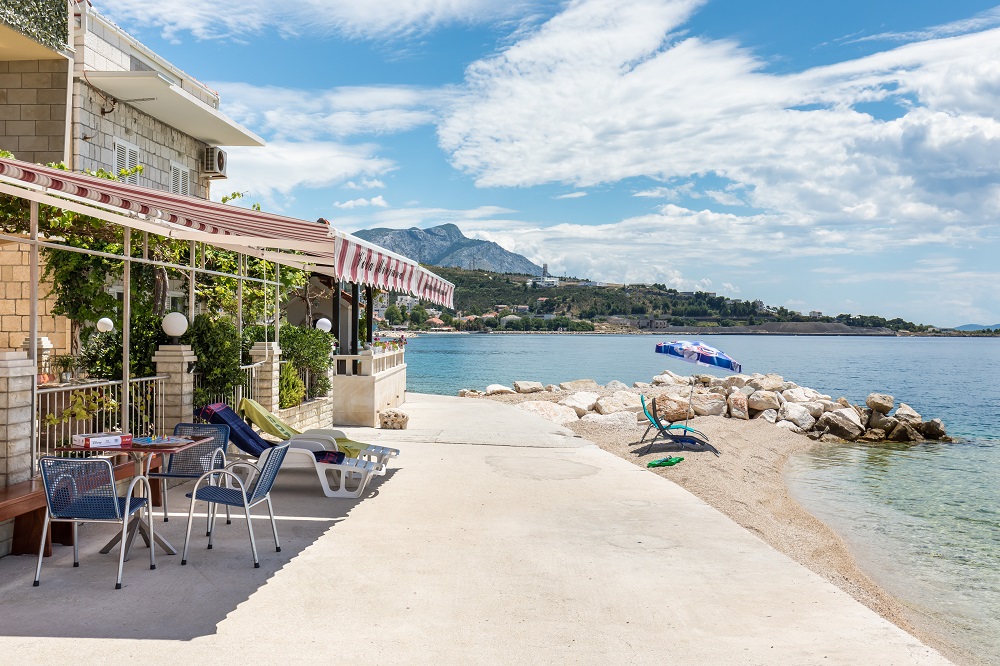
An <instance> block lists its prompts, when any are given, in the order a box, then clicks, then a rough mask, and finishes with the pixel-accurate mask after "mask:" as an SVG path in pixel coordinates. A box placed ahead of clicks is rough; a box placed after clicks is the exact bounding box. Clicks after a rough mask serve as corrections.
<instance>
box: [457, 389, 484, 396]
mask: <svg viewBox="0 0 1000 666" xmlns="http://www.w3.org/2000/svg"><path fill="white" fill-rule="evenodd" d="M482 395H483V392H482V391H477V390H476V389H462V390H461V391H459V392H458V397H459V398H479V397H481V396H482Z"/></svg>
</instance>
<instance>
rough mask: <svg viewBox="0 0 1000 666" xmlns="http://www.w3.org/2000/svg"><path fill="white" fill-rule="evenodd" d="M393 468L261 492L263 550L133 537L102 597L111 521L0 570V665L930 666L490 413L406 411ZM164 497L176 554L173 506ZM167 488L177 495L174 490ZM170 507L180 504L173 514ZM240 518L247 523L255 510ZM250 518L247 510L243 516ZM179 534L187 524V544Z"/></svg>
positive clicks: (911, 649)
mask: <svg viewBox="0 0 1000 666" xmlns="http://www.w3.org/2000/svg"><path fill="white" fill-rule="evenodd" d="M403 409H404V410H405V411H407V412H408V413H409V414H410V417H411V418H410V427H409V429H408V430H405V431H382V430H374V429H365V428H352V429H349V431H350V432H351V433H352V434H353V436H354V437H355V438H357V439H361V440H367V441H372V442H375V441H377V442H379V443H383V444H387V445H393V446H396V447H397V448H400V449H402V452H403V453H402V455H401V456H400V457H399V458H397V459H394V460H393V461H392V462H391V463H390V472H389V473H388V474H387V475H386V476H385V477H382V478H378V479H376V480H375V481H374V482H373V485H372V486H371V487H370V491H369V492H368V494H367V495H366V496H365V497H364V498H362V499H359V500H336V499H333V500H331V499H327V498H325V497H324V496H323V495H322V494H321V493H320V491H319V486H318V482H317V480H316V479H315V476H314V475H313V474H312V473H311V472H307V471H298V470H288V471H283V472H282V473H281V474H280V475H279V480H278V483H277V485H276V488H275V491H274V493H273V498H274V504H275V509H276V512H277V514H278V515H279V522H278V532H279V536H280V537H281V540H282V552H281V553H276V552H274V547H273V542H272V541H271V537H270V530H269V528H268V524H267V520H266V517H265V518H264V519H261V520H255V522H254V524H255V527H256V535H257V537H258V544H259V549H260V556H261V568H260V569H253V567H252V561H251V557H250V549H249V541H248V539H247V536H246V526H245V523H244V521H243V519H241V518H238V517H236V519H234V521H233V525H230V526H226V525H225V524H224V523H222V524H220V526H219V528H218V532H217V536H216V545H215V547H214V549H213V550H211V551H209V550H206V549H205V547H204V545H205V541H206V540H205V538H204V522H203V519H202V521H198V520H196V523H195V529H194V530H193V535H194V542H193V543H194V546H193V547H192V551H191V553H190V554H189V558H188V560H189V563H188V565H187V566H185V567H181V566H180V556H179V555H176V556H167V555H161V554H157V564H158V568H157V570H156V571H150V570H149V568H148V564H149V560H148V554H147V551H145V550H144V549H143V548H141V547H140V546H141V542H139V544H138V545H137V546H136V547H135V548H134V550H133V556H132V559H131V560H130V561H129V562H127V563H126V565H125V579H124V582H125V587H124V589H122V590H120V591H116V590H114V577H115V569H116V566H117V557H116V552H117V551H112V554H109V555H100V554H99V553H98V552H97V551H98V549H99V548H100V547H101V546H102V545H103V544H104V543H105V542H106V541H107V539H108V538H110V536H111V534H112V532H113V528H111V527H106V526H103V525H101V526H95V525H86V526H84V527H81V530H80V534H81V566H80V568H78V569H74V568H73V567H72V549H71V548H69V547H64V546H55V555H54V556H53V557H52V558H49V559H47V560H46V561H45V564H44V565H43V568H42V584H41V586H40V587H38V588H33V587H32V586H31V581H32V576H33V571H34V562H35V560H34V558H33V557H7V558H4V559H2V560H0V653H3V654H8V655H16V659H17V661H18V663H40V662H46V663H48V662H53V661H58V662H62V663H72V662H80V661H82V662H86V663H89V662H96V661H102V662H108V661H116V662H118V661H122V660H124V659H126V658H137V657H145V658H147V659H155V660H157V661H167V660H171V661H174V660H185V661H191V660H196V661H197V662H201V661H206V660H210V659H212V660H217V661H219V662H221V663H247V662H261V663H277V662H324V663H331V662H332V663H347V662H350V663H352V664H374V663H407V664H413V663H418V664H419V663H428V664H429V663H484V664H487V663H488V664H493V663H569V662H572V663H593V664H605V663H610V662H612V661H620V662H624V663H631V664H639V663H650V664H659V663H675V664H703V663H767V664H805V663H820V662H822V663H826V664H836V663H857V662H858V661H859V660H862V659H863V660H864V661H866V662H868V663H877V664H883V665H885V664H907V665H910V664H939V663H948V662H947V661H945V660H944V659H943V658H942V657H941V656H940V655H939V654H938V653H937V652H935V651H933V650H931V649H930V648H928V647H927V646H925V645H923V644H921V643H920V642H919V641H917V640H916V639H915V638H913V637H911V636H910V635H908V634H906V633H905V632H903V631H902V630H900V629H898V628H897V627H895V626H894V625H892V624H890V623H889V622H887V621H885V620H883V619H882V618H880V617H879V616H877V615H876V614H875V613H873V612H872V611H870V610H868V609H867V608H865V607H864V606H862V605H861V604H859V603H857V602H856V601H854V600H853V599H852V598H850V597H849V596H848V595H847V594H845V593H843V592H841V591H840V590H839V589H837V588H836V587H834V586H833V585H831V584H829V583H827V582H825V581H823V580H822V579H821V578H819V577H818V576H816V575H815V574H813V573H811V572H810V571H808V570H807V569H805V568H803V567H802V566H800V565H798V564H796V563H795V562H793V561H792V560H790V559H788V558H787V557H785V556H784V555H782V554H780V553H778V552H777V551H775V550H773V549H772V548H770V547H769V546H767V545H766V544H764V543H763V542H762V541H760V540H759V539H757V538H756V537H755V536H753V535H752V534H750V533H749V532H747V531H746V530H744V529H742V528H740V527H739V526H737V525H736V524H735V523H733V522H732V521H730V520H729V519H728V518H726V517H724V516H723V515H722V514H720V513H718V512H717V511H715V510H714V509H712V508H711V507H709V506H708V505H706V504H705V503H704V502H702V501H701V500H699V499H697V498H695V497H694V496H692V495H691V494H689V493H687V492H686V491H684V490H682V489H681V488H679V487H678V486H676V485H674V484H673V483H671V482H670V481H668V480H665V479H663V478H661V477H659V476H657V475H655V474H652V473H648V472H646V471H645V470H643V469H640V468H639V467H637V466H635V465H632V464H630V463H629V462H627V461H625V460H621V459H619V458H617V457H616V456H614V455H612V454H610V453H606V452H604V451H602V450H600V449H599V448H598V447H596V446H594V445H593V444H591V443H589V442H587V441H585V440H582V439H579V438H576V437H574V436H573V434H572V432H570V431H569V430H566V429H564V428H561V427H559V426H556V425H553V424H551V423H549V422H547V421H544V420H542V419H540V418H538V417H535V416H533V415H530V414H527V413H526V412H523V411H521V410H518V409H516V408H515V407H511V406H508V405H503V404H499V403H496V402H492V401H485V400H484V401H472V400H467V399H458V398H448V397H441V396H425V395H414V394H410V395H409V396H408V401H407V403H406V404H405V405H404V406H403ZM180 490H181V489H175V490H174V491H172V493H171V498H172V499H173V502H172V505H173V506H172V513H171V519H170V522H168V523H166V524H164V523H163V522H162V521H158V522H157V523H156V528H157V529H158V530H163V532H164V534H165V535H166V537H167V538H168V539H169V540H170V541H171V542H172V543H173V544H174V546H175V547H177V548H178V550H179V549H180V547H181V546H182V544H183V536H184V528H185V521H186V513H187V504H186V498H183V492H181V491H180ZM184 490H185V491H186V490H187V489H186V488H185V489H184ZM181 500H184V501H183V502H182V501H181ZM258 513H259V512H258ZM264 515H265V516H266V513H265V514H264ZM199 528H200V529H199Z"/></svg>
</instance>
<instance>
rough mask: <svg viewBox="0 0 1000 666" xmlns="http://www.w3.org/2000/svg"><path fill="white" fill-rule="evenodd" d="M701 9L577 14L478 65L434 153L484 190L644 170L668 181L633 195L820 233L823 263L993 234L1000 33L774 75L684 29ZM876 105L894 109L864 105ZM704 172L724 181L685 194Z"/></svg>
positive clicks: (666, 3)
mask: <svg viewBox="0 0 1000 666" xmlns="http://www.w3.org/2000/svg"><path fill="white" fill-rule="evenodd" d="M699 4H700V3H697V2H693V1H684V0H634V1H633V2H629V3H621V2H616V1H614V0H574V1H572V2H569V3H568V4H567V5H566V10H565V11H564V12H563V13H561V14H560V15H558V16H556V17H554V18H553V19H551V20H550V21H548V22H547V23H546V24H544V25H542V26H541V27H539V28H538V29H537V30H535V31H534V32H531V33H528V34H526V35H525V36H524V37H523V38H522V39H521V40H520V41H518V42H517V43H515V44H513V45H511V46H510V47H509V48H507V49H506V50H504V51H503V52H502V53H500V54H499V55H497V56H495V57H491V58H488V59H485V60H481V61H479V62H477V63H475V64H473V65H472V66H470V67H469V68H468V70H467V91H466V94H465V95H463V96H461V97H460V98H458V99H457V101H456V103H455V104H454V106H453V107H452V109H451V112H450V113H449V114H448V115H447V116H446V118H445V120H444V121H443V122H442V123H441V124H440V126H439V139H440V143H441V145H442V147H443V148H444V149H445V150H446V151H448V152H449V154H450V155H451V160H452V163H453V165H454V166H455V167H456V168H458V169H461V170H463V171H465V172H467V173H469V174H471V175H473V176H474V177H475V178H476V179H477V184H479V185H481V186H490V187H497V186H500V187H511V186H522V187H523V186H532V185H539V184H545V183H558V184H565V185H573V186H576V187H590V186H593V185H595V184H600V183H609V182H617V181H621V180H623V179H626V178H636V177H643V176H645V177H650V178H654V179H657V180H661V181H663V182H664V185H663V186H657V187H652V188H649V189H645V190H642V191H639V192H636V193H635V196H646V197H661V198H666V199H668V200H674V201H676V200H678V199H679V198H680V197H681V196H685V195H686V196H692V197H702V198H708V199H710V200H712V201H713V202H715V203H720V204H723V205H726V206H737V207H739V206H746V207H748V208H750V209H752V210H759V211H765V212H766V213H767V216H766V217H765V218H762V219H761V220H759V222H760V223H761V224H766V225H768V227H766V228H765V229H764V230H763V231H764V232H765V235H767V236H773V235H775V234H776V233H779V232H780V233H786V232H787V227H789V226H790V227H794V226H797V225H802V226H811V227H815V230H814V233H812V235H811V237H810V239H809V240H810V242H815V243H819V244H820V245H819V246H817V247H816V248H815V249H816V250H817V251H822V250H823V249H827V250H828V251H840V252H843V251H846V250H847V248H853V247H856V246H857V245H858V242H857V239H858V238H862V237H865V238H869V239H870V240H871V241H872V242H878V243H879V244H880V245H883V246H884V244H885V243H886V241H887V239H891V242H892V243H894V244H904V245H923V244H928V243H937V242H945V243H954V242H955V239H954V238H949V235H948V233H943V231H944V230H945V229H947V230H948V232H949V233H957V234H959V237H960V238H962V239H968V238H971V237H982V236H983V234H985V233H986V232H987V230H988V229H990V227H991V226H993V225H995V220H996V219H997V217H998V216H1000V163H998V162H997V160H996V157H995V156H996V155H997V154H998V153H1000V64H998V63H1000V29H993V30H988V31H983V32H978V33H973V34H963V35H958V36H953V37H949V38H946V39H938V40H933V41H925V42H920V43H915V44H907V45H905V46H901V47H898V48H895V49H893V50H890V51H886V52H883V53H878V54H875V55H872V56H868V57H865V58H860V59H857V60H852V61H847V62H843V63H839V64H836V65H831V66H826V67H818V68H814V69H811V70H807V71H804V72H801V73H797V74H781V75H779V74H770V73H767V72H766V68H767V64H766V63H765V62H764V61H762V60H760V59H758V58H756V57H755V56H754V55H753V54H752V53H750V52H748V51H747V50H745V49H743V48H741V47H740V46H739V45H738V44H736V43H734V42H731V41H723V40H714V41H713V40H707V39H702V38H699V37H693V36H687V35H684V34H682V33H681V31H682V30H683V29H684V22H685V21H686V20H687V18H688V17H689V16H690V14H691V13H692V12H693V11H694V10H695V9H697V7H698V5H699ZM973 27H974V28H978V27H982V26H981V24H976V25H975V26H973ZM965 29H968V26H967V27H966V28H965ZM955 30H956V31H957V30H958V29H957V28H956V29H955ZM869 102H878V103H881V104H882V105H883V106H884V108H885V109H886V110H888V109H895V113H894V114H891V115H889V116H888V119H879V118H875V117H873V116H872V115H870V114H869V113H867V112H865V111H862V110H859V109H858V108H855V107H856V106H857V105H859V104H862V103H869ZM893 116H895V117H893ZM703 176H712V177H717V178H720V179H722V181H723V182H728V183H731V184H732V186H730V187H726V188H724V189H718V188H713V187H705V186H703V185H701V184H698V185H697V186H695V187H694V188H690V187H688V185H689V183H690V182H691V180H692V179H700V178H701V177H703ZM709 182H711V181H709ZM686 188H687V189H686ZM774 220H778V221H779V226H771V225H773V224H774V222H773V221H774ZM758 231H760V230H758ZM879 239H881V240H879ZM550 263H551V262H550Z"/></svg>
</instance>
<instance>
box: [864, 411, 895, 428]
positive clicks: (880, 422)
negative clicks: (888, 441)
mask: <svg viewBox="0 0 1000 666" xmlns="http://www.w3.org/2000/svg"><path fill="white" fill-rule="evenodd" d="M898 423H899V419H896V418H894V417H892V416H886V415H885V414H883V413H882V412H879V411H876V410H874V409H873V410H872V415H871V418H870V419H868V427H869V428H873V429H876V430H882V431H883V432H885V433H886V434H889V433H891V432H892V430H893V428H895V427H896V425H897V424H898Z"/></svg>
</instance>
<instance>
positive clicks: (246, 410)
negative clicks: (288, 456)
mask: <svg viewBox="0 0 1000 666" xmlns="http://www.w3.org/2000/svg"><path fill="white" fill-rule="evenodd" d="M236 411H237V413H238V414H239V415H240V416H242V417H243V418H245V419H248V420H249V421H250V422H251V423H253V424H254V425H255V426H257V427H258V428H260V429H261V430H262V431H264V432H266V433H267V434H269V435H274V436H275V437H277V438H278V439H286V440H287V439H291V437H292V435H301V434H302V433H301V431H299V430H296V429H295V428H293V427H292V426H290V425H288V424H287V423H285V422H284V421H282V420H281V419H279V418H278V417H277V416H275V415H274V414H272V413H271V412H269V411H267V410H266V409H264V407H262V406H261V404H260V403H259V402H257V401H255V400H251V399H250V398H242V399H241V400H240V404H239V407H238V408H237V410H236ZM337 448H338V449H340V450H341V451H343V452H344V453H345V454H346V455H347V457H348V458H357V457H358V455H359V454H360V453H361V451H363V450H364V449H366V448H368V445H367V444H364V443H362V442H356V441H354V440H353V439H343V438H341V437H337Z"/></svg>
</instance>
